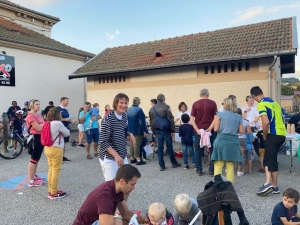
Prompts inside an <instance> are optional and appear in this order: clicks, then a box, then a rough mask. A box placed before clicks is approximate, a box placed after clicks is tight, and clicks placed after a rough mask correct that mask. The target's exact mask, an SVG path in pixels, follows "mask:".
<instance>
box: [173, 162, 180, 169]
mask: <svg viewBox="0 0 300 225" xmlns="http://www.w3.org/2000/svg"><path fill="white" fill-rule="evenodd" d="M176 167H181V163H175V164H172V168H176Z"/></svg>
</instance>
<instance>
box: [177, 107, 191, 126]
mask: <svg viewBox="0 0 300 225" xmlns="http://www.w3.org/2000/svg"><path fill="white" fill-rule="evenodd" d="M182 114H188V115H189V116H191V112H190V111H189V110H186V111H185V112H181V111H178V113H177V117H176V118H177V119H180V124H182V121H181V116H182Z"/></svg>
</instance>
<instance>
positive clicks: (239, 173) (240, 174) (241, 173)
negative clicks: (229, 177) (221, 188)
mask: <svg viewBox="0 0 300 225" xmlns="http://www.w3.org/2000/svg"><path fill="white" fill-rule="evenodd" d="M236 175H237V176H238V177H241V176H243V175H244V172H243V171H241V172H239V171H237V173H236Z"/></svg>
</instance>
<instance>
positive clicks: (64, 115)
mask: <svg viewBox="0 0 300 225" xmlns="http://www.w3.org/2000/svg"><path fill="white" fill-rule="evenodd" d="M68 104H69V99H68V98H67V97H62V98H61V99H60V105H59V106H58V107H57V108H58V109H59V110H60V113H61V118H62V119H61V122H62V123H63V124H64V126H65V127H66V128H68V129H69V130H70V127H69V125H70V123H71V124H74V123H75V121H74V120H71V118H70V115H69V112H68V110H67V108H66V107H67V106H68ZM69 138H70V136H69V137H64V141H65V145H64V156H63V161H64V162H70V161H71V160H69V159H68V158H67V157H65V152H66V143H67V142H69Z"/></svg>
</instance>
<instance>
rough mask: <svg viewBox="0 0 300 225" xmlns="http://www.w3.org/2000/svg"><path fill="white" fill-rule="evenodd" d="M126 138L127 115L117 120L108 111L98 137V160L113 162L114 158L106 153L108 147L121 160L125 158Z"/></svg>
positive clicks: (113, 114)
mask: <svg viewBox="0 0 300 225" xmlns="http://www.w3.org/2000/svg"><path fill="white" fill-rule="evenodd" d="M126 136H127V115H126V113H123V114H122V119H121V120H119V119H118V118H117V117H116V115H115V112H114V111H110V112H109V113H108V114H107V115H106V116H105V117H104V118H103V120H102V122H101V129H100V135H99V142H98V144H99V150H98V152H99V158H100V159H101V160H104V158H107V159H112V160H115V158H114V157H113V156H112V155H111V154H109V153H108V151H107V149H108V148H109V147H111V148H113V149H114V150H115V151H116V152H117V153H118V154H119V156H120V157H122V158H123V159H124V158H125V157H127V148H126V144H127V143H126Z"/></svg>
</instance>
